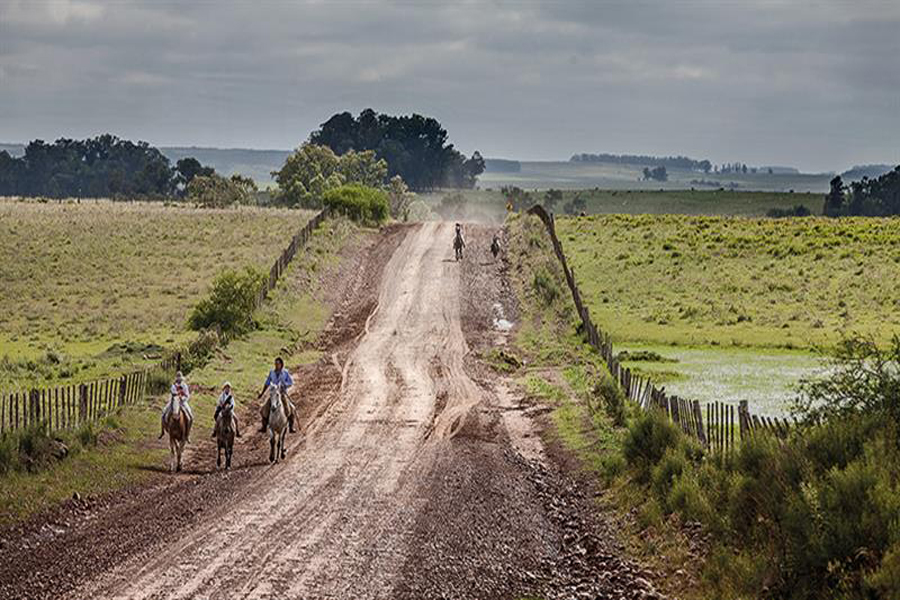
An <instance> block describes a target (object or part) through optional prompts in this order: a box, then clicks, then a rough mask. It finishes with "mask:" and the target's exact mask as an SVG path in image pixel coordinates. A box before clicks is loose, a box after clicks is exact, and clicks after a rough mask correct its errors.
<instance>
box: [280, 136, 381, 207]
mask: <svg viewBox="0 0 900 600" xmlns="http://www.w3.org/2000/svg"><path fill="white" fill-rule="evenodd" d="M387 172H388V166H387V163H386V162H385V161H384V160H381V159H378V158H376V157H375V153H374V152H373V151H371V150H367V151H365V152H356V151H355V150H348V151H346V152H345V153H344V154H343V155H342V156H338V155H337V154H335V153H334V152H333V151H332V149H331V148H329V147H328V146H321V145H317V144H311V143H307V144H303V145H302V146H300V147H299V148H297V150H295V151H294V152H293V153H292V154H291V155H290V156H288V158H287V160H286V161H285V162H284V165H283V166H282V167H281V170H279V171H274V172H273V173H272V175H273V176H274V177H275V180H276V181H277V182H278V187H279V189H280V190H281V191H280V195H279V201H280V202H281V203H282V204H286V205H288V206H302V207H304V208H321V207H322V206H323V201H324V198H325V193H326V192H327V191H328V190H333V189H335V188H338V187H341V186H342V185H345V184H360V185H364V186H367V187H373V188H380V187H382V186H383V185H384V180H385V178H386V177H387Z"/></svg>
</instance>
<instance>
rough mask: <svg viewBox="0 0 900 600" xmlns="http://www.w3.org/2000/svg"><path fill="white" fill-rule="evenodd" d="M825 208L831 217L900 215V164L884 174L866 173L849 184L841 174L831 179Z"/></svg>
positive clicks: (825, 211)
mask: <svg viewBox="0 0 900 600" xmlns="http://www.w3.org/2000/svg"><path fill="white" fill-rule="evenodd" d="M823 212H824V214H825V215H826V216H829V217H841V216H860V215H861V216H867V217H884V216H889V215H900V166H897V167H896V168H895V169H894V170H893V171H891V172H889V173H885V174H884V175H882V176H881V177H877V178H875V179H869V178H868V177H863V178H862V179H861V180H860V181H854V182H852V183H850V185H849V186H847V185H845V184H844V181H843V179H841V176H840V175H838V176H837V177H835V178H834V179H832V180H831V189H830V190H829V192H828V194H827V195H826V196H825V207H824V211H823Z"/></svg>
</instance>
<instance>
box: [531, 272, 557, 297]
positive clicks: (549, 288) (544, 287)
mask: <svg viewBox="0 0 900 600" xmlns="http://www.w3.org/2000/svg"><path fill="white" fill-rule="evenodd" d="M532 286H533V287H534V291H535V292H537V295H538V296H539V297H540V298H541V299H542V300H543V301H544V304H546V305H547V306H550V305H551V304H553V302H554V301H555V300H556V299H557V298H558V297H559V286H557V285H556V281H554V280H553V276H552V275H550V273H549V272H548V271H547V270H546V269H542V268H541V269H535V271H534V279H533V280H532Z"/></svg>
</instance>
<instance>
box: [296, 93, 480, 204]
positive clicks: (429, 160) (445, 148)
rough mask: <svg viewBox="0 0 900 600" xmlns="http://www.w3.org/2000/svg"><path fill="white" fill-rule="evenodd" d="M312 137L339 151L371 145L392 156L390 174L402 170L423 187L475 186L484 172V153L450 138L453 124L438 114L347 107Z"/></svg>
mask: <svg viewBox="0 0 900 600" xmlns="http://www.w3.org/2000/svg"><path fill="white" fill-rule="evenodd" d="M309 140H310V142H311V143H312V144H315V145H320V146H327V147H328V148H330V149H331V150H332V151H333V152H334V153H335V154H336V155H338V156H343V155H344V154H346V153H347V152H350V151H351V150H355V151H357V152H362V151H366V150H371V151H373V152H374V153H375V156H376V157H377V158H378V159H381V160H384V161H386V162H387V165H388V172H387V176H388V177H393V176H394V175H399V176H400V177H402V178H403V181H405V182H406V184H407V185H408V186H409V187H410V188H411V189H413V190H417V191H419V190H431V189H434V188H436V187H441V186H447V187H458V188H472V187H474V186H475V181H476V179H477V177H478V175H480V174H481V173H483V172H484V159H483V158H482V157H481V154H479V153H478V152H475V153H474V154H472V156H471V158H466V157H465V155H463V154H462V153H461V152H459V151H458V150H457V149H456V148H454V147H453V144H450V143H449V142H448V141H447V140H448V136H447V130H445V129H444V128H443V127H442V126H441V124H440V123H439V122H438V121H437V120H436V119H433V118H431V117H424V116H422V115H418V114H413V115H404V116H399V117H395V116H392V115H385V114H379V113H377V112H375V111H374V110H372V109H370V108H369V109H366V110H364V111H362V112H361V113H360V114H359V117H356V118H354V117H353V115H351V114H350V113H349V112H343V113H339V114H336V115H334V116H332V117H331V118H330V119H328V120H327V121H326V122H325V123H323V124H322V125H321V127H320V128H319V129H318V130H316V131H314V132H313V133H312V134H311V135H310V138H309Z"/></svg>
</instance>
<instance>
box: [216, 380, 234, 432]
mask: <svg viewBox="0 0 900 600" xmlns="http://www.w3.org/2000/svg"><path fill="white" fill-rule="evenodd" d="M226 407H227V408H230V409H231V419H232V420H233V421H234V435H235V436H237V437H241V430H240V429H239V428H238V418H237V415H236V414H234V394H232V393H231V384H230V383H229V382H227V381H226V382H225V385H223V386H222V393H221V394H219V399H218V400H216V414H214V415H213V432H212V437H216V425H215V423H216V422H217V421H218V419H219V413H220V412H222V409H224V408H226Z"/></svg>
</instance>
